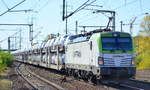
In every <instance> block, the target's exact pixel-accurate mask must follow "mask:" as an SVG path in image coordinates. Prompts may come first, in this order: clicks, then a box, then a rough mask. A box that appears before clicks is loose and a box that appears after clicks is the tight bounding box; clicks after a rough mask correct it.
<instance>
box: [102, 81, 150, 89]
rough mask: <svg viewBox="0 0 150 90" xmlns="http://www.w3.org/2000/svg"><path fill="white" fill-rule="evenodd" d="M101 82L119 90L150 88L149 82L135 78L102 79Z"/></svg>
mask: <svg viewBox="0 0 150 90" xmlns="http://www.w3.org/2000/svg"><path fill="white" fill-rule="evenodd" d="M101 84H103V85H105V86H107V87H114V88H116V89H119V90H149V88H150V83H148V82H143V81H138V80H135V79H128V80H119V81H118V80H117V81H115V80H114V81H102V82H101Z"/></svg>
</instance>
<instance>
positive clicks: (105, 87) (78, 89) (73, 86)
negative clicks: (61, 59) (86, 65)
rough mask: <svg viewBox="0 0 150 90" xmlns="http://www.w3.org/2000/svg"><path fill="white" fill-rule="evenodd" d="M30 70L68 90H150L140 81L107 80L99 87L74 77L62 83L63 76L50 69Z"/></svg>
mask: <svg viewBox="0 0 150 90" xmlns="http://www.w3.org/2000/svg"><path fill="white" fill-rule="evenodd" d="M26 68H27V69H28V70H31V71H32V72H34V73H36V74H38V75H40V76H42V77H44V78H46V79H47V80H49V81H52V82H55V83H57V84H58V85H60V86H63V87H64V88H65V89H68V90H118V89H119V90H149V88H150V83H147V82H142V81H138V80H131V79H129V80H116V81H115V80H114V81H113V80H112V81H110V80H108V81H107V80H106V81H101V82H100V83H99V84H98V85H92V84H89V83H86V82H84V81H83V80H81V81H79V80H76V79H74V78H73V77H67V81H66V82H63V83H61V79H62V78H63V75H61V74H59V73H58V74H57V73H54V72H51V71H50V70H48V69H43V68H37V67H33V66H31V65H28V66H26ZM42 90H43V89H42ZM52 90H53V89H52Z"/></svg>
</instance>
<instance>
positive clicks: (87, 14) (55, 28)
mask: <svg viewBox="0 0 150 90" xmlns="http://www.w3.org/2000/svg"><path fill="white" fill-rule="evenodd" d="M20 1H22V0H0V14H1V13H3V12H5V11H6V10H7V7H9V8H11V7H12V6H14V5H16V4H17V3H19V2H20ZM85 1H86V0H67V2H68V12H71V11H74V10H75V9H76V8H77V7H78V6H80V5H81V4H82V3H84V2H85ZM91 1H92V0H91ZM4 3H5V4H4ZM93 4H94V5H102V6H103V7H102V8H100V7H87V8H94V9H95V8H96V9H100V10H103V9H104V10H115V11H116V30H117V31H119V30H120V21H121V20H122V21H123V22H124V23H125V24H128V23H129V22H130V20H131V19H132V18H134V17H137V19H136V21H135V24H140V23H141V20H142V18H143V16H144V13H147V12H148V13H150V7H149V6H150V0H97V1H96V2H95V3H93ZM28 9H33V10H34V12H27V13H24V12H13V13H12V12H11V13H10V12H8V13H6V14H4V15H3V16H0V23H30V22H31V18H32V20H33V24H34V35H36V33H38V32H39V31H41V33H40V34H39V35H38V37H37V38H36V39H35V40H34V42H38V41H41V40H43V39H44V38H45V37H46V36H47V35H48V34H50V33H60V34H65V32H64V31H65V22H63V21H62V0H26V1H25V2H24V3H22V4H21V5H19V6H17V7H16V8H14V9H13V10H28ZM76 20H77V21H78V22H79V25H106V24H107V22H108V18H107V17H106V16H104V15H103V14H93V13H92V11H86V10H81V11H80V12H78V13H76V14H74V15H73V16H72V17H70V18H69V20H68V30H69V31H68V32H69V33H70V34H73V33H74V30H75V21H76ZM3 29H5V31H4V30H3ZM20 29H21V30H22V35H23V36H22V42H23V44H22V46H24V47H27V46H28V43H29V30H28V27H23V26H0V33H1V36H0V40H4V39H6V40H5V41H4V42H2V43H0V44H1V46H2V48H7V37H9V36H11V35H12V34H14V33H15V32H17V31H19V30H20ZM92 29H94V28H90V29H87V30H88V31H89V30H92ZM10 30H12V31H10ZM79 30H82V28H79ZM123 30H124V31H125V32H129V26H123ZM139 30H140V28H139V25H135V26H134V27H133V35H136V34H137V33H138V31H139Z"/></svg>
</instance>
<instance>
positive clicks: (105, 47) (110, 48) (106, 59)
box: [98, 32, 136, 77]
mask: <svg viewBox="0 0 150 90" xmlns="http://www.w3.org/2000/svg"><path fill="white" fill-rule="evenodd" d="M99 49H100V55H99V57H98V64H99V66H100V74H101V75H102V76H125V77H132V76H134V75H135V70H136V69H135V63H134V62H135V55H134V48H133V42H132V38H131V36H130V34H128V33H122V32H107V33H102V34H101V36H100V41H99Z"/></svg>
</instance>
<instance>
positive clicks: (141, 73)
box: [135, 70, 150, 82]
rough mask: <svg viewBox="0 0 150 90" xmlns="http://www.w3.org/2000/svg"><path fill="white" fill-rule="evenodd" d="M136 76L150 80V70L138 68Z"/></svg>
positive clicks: (146, 80)
mask: <svg viewBox="0 0 150 90" xmlns="http://www.w3.org/2000/svg"><path fill="white" fill-rule="evenodd" d="M135 78H136V79H137V80H140V81H145V82H150V70H137V71H136V77H135Z"/></svg>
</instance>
